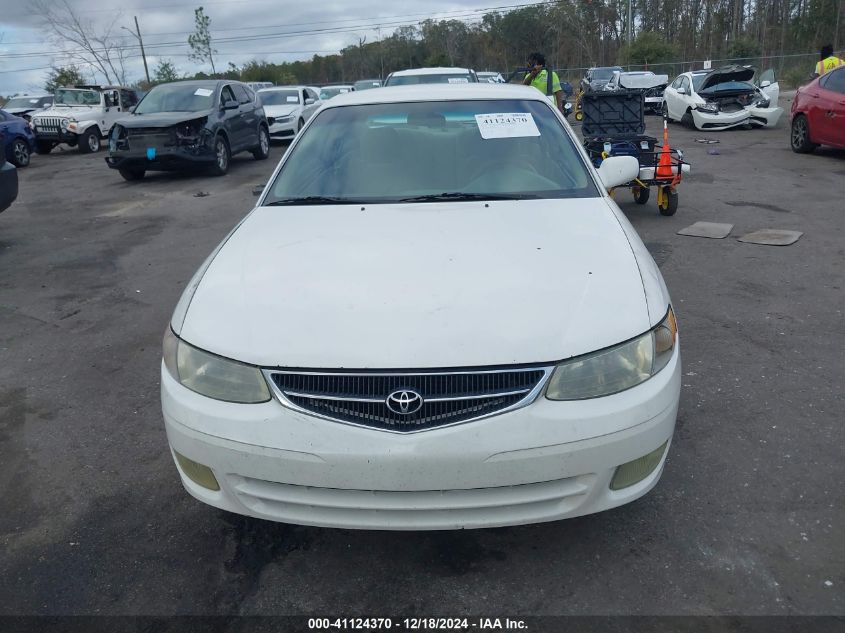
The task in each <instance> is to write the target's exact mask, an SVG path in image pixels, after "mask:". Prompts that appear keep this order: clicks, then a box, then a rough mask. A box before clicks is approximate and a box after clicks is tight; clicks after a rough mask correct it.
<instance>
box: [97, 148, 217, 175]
mask: <svg viewBox="0 0 845 633" xmlns="http://www.w3.org/2000/svg"><path fill="white" fill-rule="evenodd" d="M216 159H217V157H216V156H215V154H214V151H213V150H212V149H211V148H208V147H205V146H204V145H203V146H196V147H178V146H176V147H156V148H155V154H154V158H148V155H147V148H139V149H130V150H119V149H117V150H116V149H109V155H108V156H107V157H106V159H105V160H106V164H107V165H108V166H109V167H111V168H112V169H143V170H145V171H171V170H178V169H185V168H189V167H205V166H208V165H212V164H214V161H215V160H216Z"/></svg>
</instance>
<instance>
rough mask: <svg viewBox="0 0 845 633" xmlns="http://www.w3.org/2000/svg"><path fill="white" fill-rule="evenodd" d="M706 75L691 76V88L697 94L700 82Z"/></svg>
mask: <svg viewBox="0 0 845 633" xmlns="http://www.w3.org/2000/svg"><path fill="white" fill-rule="evenodd" d="M708 74H709V73H699V74H697V75H693V76H692V87H693V89H694V90H695V91H696V92H698V89H699V88H700V87H701V82H702V81H704V78H705V77H706V76H707V75H708Z"/></svg>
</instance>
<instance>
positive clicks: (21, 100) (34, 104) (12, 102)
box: [3, 97, 50, 110]
mask: <svg viewBox="0 0 845 633" xmlns="http://www.w3.org/2000/svg"><path fill="white" fill-rule="evenodd" d="M49 99H50V97H15V98H14V99H9V100H8V101H7V102H6V105H4V106H3V107H4V108H5V109H7V110H9V109H11V108H38V107H40V106H41V105H42V104H43V103H44V102H45V100H49Z"/></svg>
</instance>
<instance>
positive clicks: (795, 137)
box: [789, 114, 818, 154]
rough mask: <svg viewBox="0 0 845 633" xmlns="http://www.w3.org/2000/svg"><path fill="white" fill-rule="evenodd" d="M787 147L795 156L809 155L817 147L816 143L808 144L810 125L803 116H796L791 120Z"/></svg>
mask: <svg viewBox="0 0 845 633" xmlns="http://www.w3.org/2000/svg"><path fill="white" fill-rule="evenodd" d="M789 145H790V146H791V147H792V151H793V152H795V153H797V154H809V153H810V152H812V151H813V150H814V149H816V148H817V147H818V145H817V144H816V143H812V142H810V123H809V121H807V117H806V116H804V115H803V114H798V115H796V116H795V118H794V119H792V126H791V128H790V132H789Z"/></svg>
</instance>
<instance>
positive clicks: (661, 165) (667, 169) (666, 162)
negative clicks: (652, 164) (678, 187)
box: [654, 119, 674, 178]
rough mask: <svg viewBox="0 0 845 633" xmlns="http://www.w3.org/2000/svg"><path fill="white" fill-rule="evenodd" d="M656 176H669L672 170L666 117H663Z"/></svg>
mask: <svg viewBox="0 0 845 633" xmlns="http://www.w3.org/2000/svg"><path fill="white" fill-rule="evenodd" d="M654 175H655V176H657V177H658V178H671V177H672V176H673V175H674V173H673V171H672V150H671V148H670V147H669V126H668V125H667V124H666V119H663V149H662V150H661V152H660V160H659V161H658V163H657V171H656V172H655V174H654Z"/></svg>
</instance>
